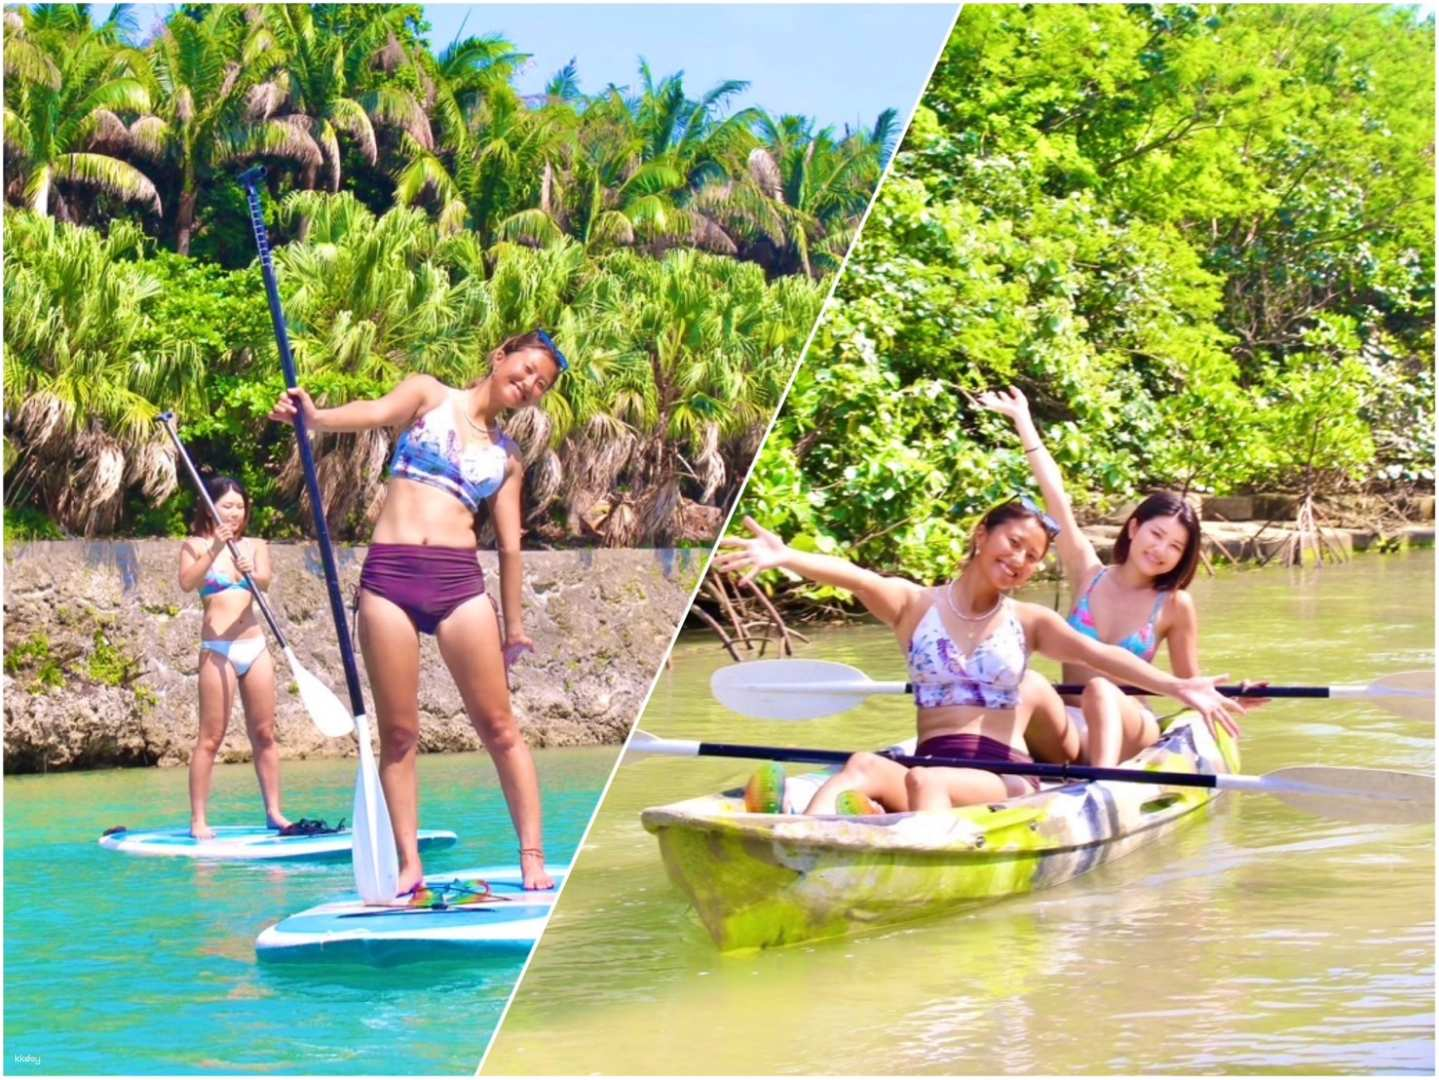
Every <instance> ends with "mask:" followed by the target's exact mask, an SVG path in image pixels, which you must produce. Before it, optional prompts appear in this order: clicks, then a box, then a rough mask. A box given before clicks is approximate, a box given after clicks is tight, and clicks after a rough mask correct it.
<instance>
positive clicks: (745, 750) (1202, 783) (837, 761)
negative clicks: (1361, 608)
mask: <svg viewBox="0 0 1439 1080" xmlns="http://www.w3.org/2000/svg"><path fill="white" fill-rule="evenodd" d="M696 753H697V754H698V755H699V756H700V757H729V758H752V759H755V760H757V761H802V762H806V763H811V764H816V765H843V764H844V763H845V762H846V761H848V760H849V759H850V758H851V757H852V756H853V755H852V754H851V753H850V752H849V751H848V750H802V749H792V748H787V747H781V746H742V745H736V744H734V743H711V742H702V743H700V744H699V749H698V750H697V751H696ZM880 757H886V758H889V760H890V761H893V762H895V763H896V764H898V765H904V766H905V767H907V768H915V767H917V766H930V767H932V768H946V769H981V770H983V771H984V772H992V773H1006V774H1010V775H1014V776H1037V777H1039V778H1041V779H1043V780H1058V781H1062V782H1065V783H1079V782H1080V781H1084V780H1121V781H1123V780H1127V781H1131V782H1133V781H1137V780H1143V781H1144V782H1145V783H1147V784H1169V785H1173V786H1175V787H1203V788H1212V787H1218V786H1219V785H1218V783H1217V781H1216V780H1215V778H1214V777H1213V776H1212V775H1210V774H1209V773H1176V772H1152V771H1150V770H1148V769H1109V768H1103V767H1100V766H1096V765H1046V764H1044V763H1042V762H1038V761H1034V762H1021V761H988V760H983V759H977V758H953V757H918V756H916V755H914V754H896V753H882V754H880Z"/></svg>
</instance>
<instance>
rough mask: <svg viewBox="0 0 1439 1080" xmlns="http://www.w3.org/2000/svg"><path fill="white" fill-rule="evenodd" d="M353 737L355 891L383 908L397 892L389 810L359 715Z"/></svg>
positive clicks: (397, 871)
mask: <svg viewBox="0 0 1439 1080" xmlns="http://www.w3.org/2000/svg"><path fill="white" fill-rule="evenodd" d="M355 736H356V738H358V739H359V741H360V766H359V769H358V770H357V771H356V773H355V818H354V825H353V828H354V831H355V846H354V850H353V851H352V853H351V858H352V862H353V864H354V869H355V891H356V892H358V893H359V894H360V899H361V900H363V901H365V903H367V904H385V903H389V902H390V901H392V900H394V899H395V892H396V890H397V889H398V888H399V882H400V860H399V856H398V855H397V854H396V852H395V833H394V829H393V828H392V827H391V826H390V808H389V807H388V806H387V805H385V792H384V789H383V788H382V787H380V773H379V770H378V769H377V768H376V767H375V752H374V750H373V749H372V748H371V747H370V729H369V725H368V724H366V723H365V718H364V716H363V715H360V716H356V717H355Z"/></svg>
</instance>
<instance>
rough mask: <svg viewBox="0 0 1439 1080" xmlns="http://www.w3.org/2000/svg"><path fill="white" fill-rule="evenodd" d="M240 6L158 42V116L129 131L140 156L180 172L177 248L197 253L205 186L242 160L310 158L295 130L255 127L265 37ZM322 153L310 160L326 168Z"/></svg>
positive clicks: (172, 26) (183, 19) (210, 14)
mask: <svg viewBox="0 0 1439 1080" xmlns="http://www.w3.org/2000/svg"><path fill="white" fill-rule="evenodd" d="M258 33H259V28H258V27H257V26H256V25H255V24H254V23H252V22H248V21H247V20H246V18H245V17H244V13H243V12H242V10H241V9H240V8H239V7H237V6H234V5H228V4H218V5H214V6H211V7H207V8H204V9H202V10H200V11H198V12H196V15H195V17H193V18H192V17H190V16H187V15H177V16H175V17H173V18H171V19H170V20H169V22H168V23H167V24H166V26H165V29H164V31H163V33H161V34H160V35H159V36H158V37H157V38H156V39H155V40H154V42H153V43H152V45H151V51H150V67H149V72H148V74H149V80H148V81H149V82H150V84H151V85H150V89H151V91H152V96H153V98H154V100H156V101H158V102H159V103H160V105H159V110H158V115H156V116H148V117H142V118H141V119H139V120H137V121H135V122H134V123H133V124H132V125H131V126H130V137H131V142H132V145H133V146H134V148H135V149H136V151H137V152H139V153H143V154H146V155H148V156H150V157H151V158H152V159H154V160H156V161H157V162H165V163H166V164H167V165H169V166H170V168H171V169H172V170H173V171H174V173H175V174H176V184H177V186H178V189H179V197H178V198H177V199H175V200H174V202H173V205H174V206H175V216H174V221H173V236H174V243H175V250H176V251H178V252H179V253H180V254H182V255H187V254H189V252H190V241H191V238H192V236H193V235H194V233H195V230H196V228H197V226H198V224H199V223H198V220H197V217H198V215H197V204H198V202H199V198H200V192H201V188H202V186H207V185H209V184H210V183H212V182H213V180H214V178H215V177H216V175H217V174H218V173H219V172H220V171H221V170H222V169H224V168H225V167H226V166H228V165H231V164H232V163H234V162H236V161H237V160H239V159H241V158H244V157H248V156H253V155H258V154H264V153H268V154H273V155H277V156H295V155H299V156H300V157H302V158H304V156H305V152H306V150H307V149H308V147H307V146H306V144H305V143H303V142H302V141H300V140H298V139H296V138H295V133H294V131H293V129H291V128H290V127H288V126H286V125H284V124H280V123H272V122H271V123H260V124H254V123H252V122H250V121H249V120H248V119H247V118H246V115H245V102H246V96H247V94H248V93H249V91H250V89H251V88H252V87H253V86H254V85H255V83H256V81H257V75H258V72H259V71H260V70H262V69H261V68H260V66H259V65H260V59H261V53H262V49H261V46H262V44H263V39H261V38H259V37H258V36H257V35H258ZM319 160H320V159H319V155H318V152H316V153H314V154H313V155H312V156H311V157H310V162H311V164H313V165H318V164H319Z"/></svg>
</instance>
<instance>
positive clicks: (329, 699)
mask: <svg viewBox="0 0 1439 1080" xmlns="http://www.w3.org/2000/svg"><path fill="white" fill-rule="evenodd" d="M155 420H156V422H158V423H159V424H160V425H161V426H162V427H164V429H165V433H166V434H168V435H169V436H170V441H171V442H173V443H174V444H175V450H176V451H177V452H178V453H179V455H180V460H181V461H183V462H184V463H185V470H186V472H188V473H189V474H190V479H191V480H192V481H193V482H194V484H195V490H196V491H198V492H199V493H200V498H201V499H202V500H203V501H204V503H205V508H206V509H207V510H209V511H210V519H211V520H212V521H219V520H220V513H219V511H218V510H216V509H215V502H214V500H213V499H211V498H210V493H209V492H208V491H207V490H206V489H205V482H204V481H203V480H202V479H200V474H199V472H198V471H196V469H195V463H194V462H193V461H191V460H190V455H189V454H188V453H186V451H185V446H184V444H183V443H182V442H180V434H179V432H178V431H176V430H175V414H174V413H172V412H164V413H161V414H160V415H159V416H157V417H155ZM227 545H228V547H229V549H230V557H231V558H233V559H234V560H235V568H236V569H237V570H238V569H239V566H240V561H239V555H240V552H239V551H238V549H236V547H235V541H233V540H230V541H227ZM240 573H241V574H242V575H243V576H244V578H245V581H246V583H247V584H248V585H249V586H250V592H251V593H252V594H253V595H254V597H255V603H256V605H257V606H258V607H259V609H260V614H261V615H263V616H264V617H265V622H266V623H268V624H269V626H270V633H272V634H274V635H275V640H276V641H277V642H278V643H279V645H280V648H281V650H282V651H283V652H284V654H285V660H286V662H288V663H289V665H290V674H291V675H293V676H294V677H295V684H296V685H297V686H298V687H299V688H300V704H302V705H303V706H304V707H305V712H306V713H308V714H309V717H310V719H311V720H312V721H314V724H315V727H317V728H319V729H320V733H321V734H323V735H324V736H326V737H327V738H331V739H333V738H337V737H338V736H341V735H348V734H349V733H350V732H352V731H354V730H355V718H354V717H353V716H351V715H350V710H349V709H347V708H345V706H344V705H342V704H340V699H339V698H337V697H336V696H335V694H334V691H332V690H331V689H330V688H329V687H328V686H326V685H325V684H324V683H322V682H321V681H320V680H319V679H317V678H316V677H315V676H314V675H312V674H310V672H309V671H307V670H306V669H305V666H304V665H303V664H301V663H300V660H299V658H298V657H297V656H296V655H295V651H294V650H293V649H292V648H290V643H289V642H288V641H286V640H285V635H284V634H283V633H282V632H281V631H280V624H279V622H278V621H277V620H276V618H275V613H274V612H273V611H271V610H270V605H269V603H268V602H267V601H266V600H265V594H264V593H262V592H261V591H260V589H259V587H258V586H257V585H256V584H255V582H254V579H253V578H251V577H250V575H249V574H246V573H245V572H244V571H243V570H241V571H240Z"/></svg>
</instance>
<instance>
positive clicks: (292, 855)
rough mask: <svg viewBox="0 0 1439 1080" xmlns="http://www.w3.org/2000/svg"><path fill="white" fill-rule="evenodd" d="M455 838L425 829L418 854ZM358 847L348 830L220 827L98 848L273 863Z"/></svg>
mask: <svg viewBox="0 0 1439 1080" xmlns="http://www.w3.org/2000/svg"><path fill="white" fill-rule="evenodd" d="M456 839H457V837H456V836H455V834H454V833H452V832H450V831H448V830H446V829H421V830H420V850H421V851H438V850H440V849H441V848H447V847H452V846H453V845H454V843H455V841H456ZM353 843H354V834H353V833H352V832H350V830H349V829H345V830H344V831H343V832H337V833H320V834H318V835H315V836H281V835H280V834H279V832H278V830H275V829H267V828H265V827H264V826H251V825H217V826H215V836H214V838H213V839H211V840H196V839H195V838H194V837H193V836H191V835H190V830H189V829H185V828H179V829H145V830H143V831H134V832H132V831H131V830H129V829H121V830H120V831H118V832H113V833H107V834H106V835H104V836H102V837H100V846H101V847H107V848H109V849H110V850H111V851H123V852H124V853H125V854H127V855H178V856H183V857H185V858H190V859H223V860H233V861H246V862H248V861H259V860H269V859H341V858H343V859H348V858H349V857H350V848H351V846H352V844H353Z"/></svg>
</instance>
